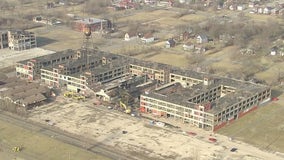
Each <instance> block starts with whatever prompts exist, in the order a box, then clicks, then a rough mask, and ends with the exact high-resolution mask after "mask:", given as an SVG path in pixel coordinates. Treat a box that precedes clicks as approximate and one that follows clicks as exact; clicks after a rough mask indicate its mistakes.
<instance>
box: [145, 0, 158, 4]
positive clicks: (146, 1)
mask: <svg viewBox="0 0 284 160" xmlns="http://www.w3.org/2000/svg"><path fill="white" fill-rule="evenodd" d="M144 3H145V4H155V3H156V0H144Z"/></svg>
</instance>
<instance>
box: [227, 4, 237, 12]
mask: <svg viewBox="0 0 284 160" xmlns="http://www.w3.org/2000/svg"><path fill="white" fill-rule="evenodd" d="M236 8H237V6H236V5H230V6H229V10H231V11H233V10H236Z"/></svg>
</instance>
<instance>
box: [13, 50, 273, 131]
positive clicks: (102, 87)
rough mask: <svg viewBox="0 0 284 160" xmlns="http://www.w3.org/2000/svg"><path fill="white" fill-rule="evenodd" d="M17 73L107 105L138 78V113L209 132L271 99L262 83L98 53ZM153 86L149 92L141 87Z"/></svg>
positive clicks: (34, 63)
mask: <svg viewBox="0 0 284 160" xmlns="http://www.w3.org/2000/svg"><path fill="white" fill-rule="evenodd" d="M16 72H17V76H18V77H20V78H24V79H28V80H30V81H33V80H36V79H40V80H41V82H42V83H44V84H46V85H48V86H50V87H58V88H65V89H67V90H71V91H74V92H78V93H81V94H89V93H95V94H96V95H99V96H105V98H104V100H111V97H112V96H113V95H112V94H111V91H112V90H113V89H114V88H118V87H120V86H122V85H123V83H125V82H127V81H130V80H131V79H132V81H134V80H133V79H135V78H136V77H141V78H140V80H137V82H138V81H139V83H137V85H136V88H138V89H136V90H135V89H133V87H132V93H133V94H135V92H137V93H138V90H140V92H139V95H140V96H139V98H140V111H141V112H142V113H144V114H151V115H153V116H162V117H165V118H171V119H175V120H176V121H180V122H183V123H187V124H189V125H194V126H197V127H199V128H204V129H206V130H212V131H215V130H217V129H219V128H221V127H222V126H224V125H226V124H227V123H230V122H231V121H233V120H235V119H238V118H240V117H242V116H243V115H245V114H246V113H249V112H250V111H252V110H255V109H257V108H258V106H259V105H261V104H262V103H264V102H266V101H269V100H270V97H271V89H270V88H269V87H268V86H264V85H261V84H254V83H251V82H245V81H240V80H235V79H229V78H224V77H218V76H215V75H210V74H207V73H199V72H195V71H191V70H184V69H181V68H177V67H173V66H170V65H166V64H161V63H156V62H148V61H143V60H138V59H135V58H131V57H127V56H123V55H116V54H111V53H106V52H102V51H98V50H87V49H80V50H77V51H76V50H66V51H62V52H58V53H54V54H51V55H46V56H41V57H37V58H34V59H30V60H24V61H20V62H18V63H17V65H16ZM138 79H139V78H138ZM143 79H145V80H143ZM140 82H141V83H143V84H141V83H140ZM151 83H152V84H154V85H152V87H150V88H146V89H145V87H144V88H143V87H141V86H147V85H149V84H151ZM153 86H154V87H153ZM142 88H143V89H142Z"/></svg>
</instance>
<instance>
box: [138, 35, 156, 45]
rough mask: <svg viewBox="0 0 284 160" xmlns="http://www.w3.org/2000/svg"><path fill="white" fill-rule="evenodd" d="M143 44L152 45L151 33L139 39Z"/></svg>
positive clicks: (152, 37)
mask: <svg viewBox="0 0 284 160" xmlns="http://www.w3.org/2000/svg"><path fill="white" fill-rule="evenodd" d="M141 40H142V42H143V43H152V42H154V40H155V37H154V36H153V34H152V33H147V34H145V35H144V36H143V37H142V38H141Z"/></svg>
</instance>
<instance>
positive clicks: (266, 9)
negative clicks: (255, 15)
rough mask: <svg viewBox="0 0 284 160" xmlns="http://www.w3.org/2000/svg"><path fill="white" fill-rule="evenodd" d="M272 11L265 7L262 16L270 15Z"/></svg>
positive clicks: (270, 8)
mask: <svg viewBox="0 0 284 160" xmlns="http://www.w3.org/2000/svg"><path fill="white" fill-rule="evenodd" d="M272 9H273V8H272V7H265V8H264V9H263V14H271V11H272Z"/></svg>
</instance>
